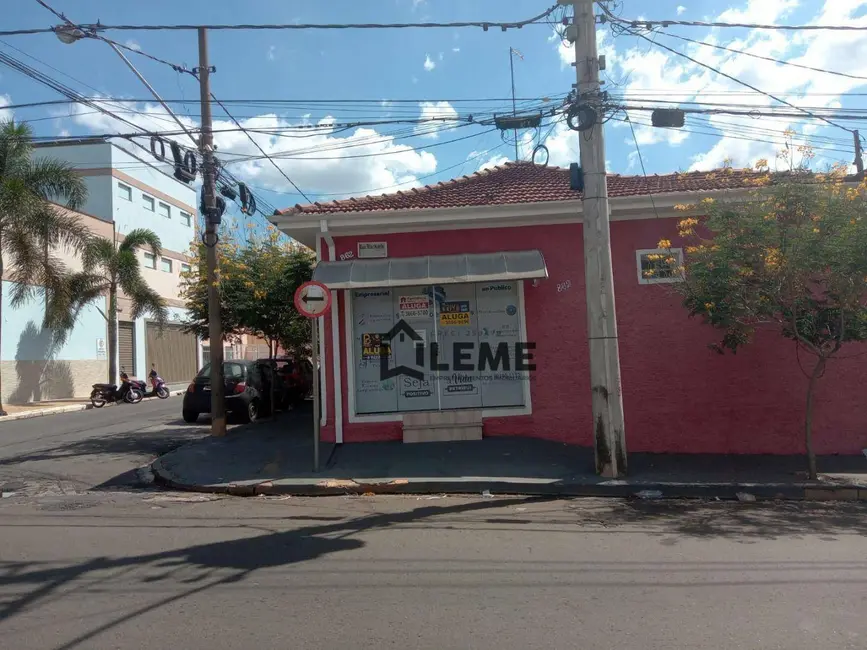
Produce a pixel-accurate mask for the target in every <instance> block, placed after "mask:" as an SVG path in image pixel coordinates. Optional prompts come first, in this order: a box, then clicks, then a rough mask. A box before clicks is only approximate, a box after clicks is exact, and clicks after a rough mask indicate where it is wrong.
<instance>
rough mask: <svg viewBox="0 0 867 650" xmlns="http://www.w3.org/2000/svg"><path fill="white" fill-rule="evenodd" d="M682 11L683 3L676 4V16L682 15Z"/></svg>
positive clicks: (684, 9)
mask: <svg viewBox="0 0 867 650" xmlns="http://www.w3.org/2000/svg"><path fill="white" fill-rule="evenodd" d="M684 11H686V7H684V6H683V5H678V7H677V15H678V16H682V15H683V12H684Z"/></svg>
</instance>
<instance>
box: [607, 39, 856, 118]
mask: <svg viewBox="0 0 867 650" xmlns="http://www.w3.org/2000/svg"><path fill="white" fill-rule="evenodd" d="M621 29H622V30H623V32H626V33H627V34H631V35H632V36H637V37H638V38H641V39H644V40H645V41H647V42H648V43H652V44H653V45H655V46H656V47H661V48H662V49H664V50H667V51H668V52H671V53H672V54H675V55H677V56H680V57H683V58H684V59H687V60H689V61H692V62H693V63H695V64H696V65H699V66H701V67H703V68H706V69H708V70H710V71H711V72H715V73H716V74H718V75H721V76H723V77H725V78H726V79H730V80H731V81H734V82H735V83H737V84H740V85H742V86H745V87H746V88H749V89H750V90H753V91H755V92H757V93H759V94H760V95H764V96H766V97H770V98H771V99H773V100H774V101H777V102H779V103H781V104H785V105H786V106H789V107H791V108H794V109H795V110H797V111H801V112H802V113H806V114H807V115H810V116H811V117H814V118H816V119H819V120H822V121H823V122H827V123H828V124H830V125H831V126H835V127H837V128H838V129H843V130H844V131H847V132H849V133H851V132H852V129H848V128H846V127H845V126H841V125H839V124H836V123H835V122H832V121H831V120H829V119H827V118H825V117H822V116H821V115H816V114H815V113H812V112H810V111H808V110H806V109H803V108H801V107H800V106H798V105H796V104H793V103H791V102H788V101H786V100H785V99H780V98H779V97H777V96H776V95H772V94H771V93H767V92H765V91H764V90H761V89H759V88H756V87H755V86H753V85H752V84H749V83H747V82H746V81H741V80H740V79H738V78H737V77H735V76H732V75H730V74H728V73H727V72H723V71H722V70H720V69H718V68H714V67H713V66H712V65H708V64H707V63H703V62H701V61H699V60H698V59H694V58H692V57H691V56H689V55H688V54H684V53H683V52H678V51H677V50H675V49H674V48H671V47H668V46H667V45H663V44H662V43H657V42H656V41H653V40H651V39H649V38H647V36H645V35H644V34H640V33H638V32H634V31H632V30H630V29H627V28H621Z"/></svg>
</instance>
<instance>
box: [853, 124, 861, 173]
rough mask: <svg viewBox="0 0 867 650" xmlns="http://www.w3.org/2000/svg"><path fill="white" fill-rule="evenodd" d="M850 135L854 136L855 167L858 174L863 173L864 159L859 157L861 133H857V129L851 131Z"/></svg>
mask: <svg viewBox="0 0 867 650" xmlns="http://www.w3.org/2000/svg"><path fill="white" fill-rule="evenodd" d="M852 135H853V136H855V169H856V170H857V171H858V173H859V174H863V173H864V160H863V159H862V158H861V134H860V133H858V129H855V130H854V131H852Z"/></svg>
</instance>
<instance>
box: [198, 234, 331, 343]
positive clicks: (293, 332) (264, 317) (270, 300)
mask: <svg viewBox="0 0 867 650" xmlns="http://www.w3.org/2000/svg"><path fill="white" fill-rule="evenodd" d="M191 257H192V264H191V267H192V268H191V270H190V271H189V272H188V273H186V274H184V278H183V284H182V287H181V296H182V297H183V299H184V301H185V302H186V304H187V309H188V311H189V313H190V314H191V318H190V320H189V321H188V322H187V323H186V329H187V331H190V332H194V333H196V334H197V335H198V336H202V337H204V338H207V336H208V328H209V322H208V287H207V282H206V280H205V278H206V272H205V258H206V250H205V248H204V245H203V244H201V243H199V244H198V245H197V246H194V247H193V251H192V255H191ZM313 257H314V256H313V253H312V251H310V250H309V249H307V248H305V247H303V246H300V245H297V244H293V243H292V242H290V241H289V240H288V239H287V238H286V237H284V236H282V235H281V234H280V233H279V232H278V231H277V230H276V229H274V228H269V229H268V230H267V231H266V233H265V234H264V235H259V234H256V233H254V232H252V229H246V228H245V229H241V228H238V227H229V226H226V225H224V227H222V228H221V231H220V246H219V248H218V260H217V266H218V272H217V283H218V287H219V290H220V315H221V318H222V326H223V332H224V336H225V337H226V340H227V341H233V340H236V339H237V338H238V337H240V336H241V335H243V334H251V335H253V336H259V337H262V338H264V339H265V340H266V341H267V342H268V345H269V350H270V354H271V355H272V356H273V355H275V354H276V352H277V348H278V344H279V346H280V347H282V348H283V349H284V350H287V351H289V352H291V353H293V354H300V355H305V356H306V355H308V354H309V353H310V349H309V348H310V323H309V322H308V319H306V318H304V317H302V316H300V315H299V314H298V313H297V311H296V310H295V303H294V295H295V290H296V289H297V288H298V286H299V285H300V284H301V283H303V282H306V281H307V280H309V279H310V277H311V275H312V269H313V262H314V259H313Z"/></svg>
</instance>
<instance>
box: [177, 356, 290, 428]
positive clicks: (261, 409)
mask: <svg viewBox="0 0 867 650" xmlns="http://www.w3.org/2000/svg"><path fill="white" fill-rule="evenodd" d="M223 378H224V381H225V395H226V397H225V399H226V413H227V414H237V415H240V416H241V417H242V418H243V419H244V420H245V421H246V422H253V421H255V420H257V419H258V418H259V416H260V415H263V414H267V413H270V412H271V410H272V406H271V381H274V382H275V386H274V389H275V391H274V392H275V396H276V399H275V402H276V406H277V408H280V407H281V405H282V402H283V401H284V398H283V397H282V395H283V394H284V393H285V390H284V389H283V382H282V380H281V379H280V378H279V377H278V376H277V373H275V366H274V363H273V362H269V361H268V360H267V359H266V360H264V361H263V360H258V361H254V360H246V359H237V360H230V361H224V362H223ZM210 412H211V364H210V363H208V364H206V365H205V367H204V368H202V369H201V370H200V371H199V374H197V375H196V376H195V378H194V379H193V381H192V383H191V384H190V385H189V386H188V387H187V392H186V393H184V405H183V410H182V415H183V418H184V421H185V422H195V421H196V420H197V419H198V418H199V415H200V414H202V413H210Z"/></svg>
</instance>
